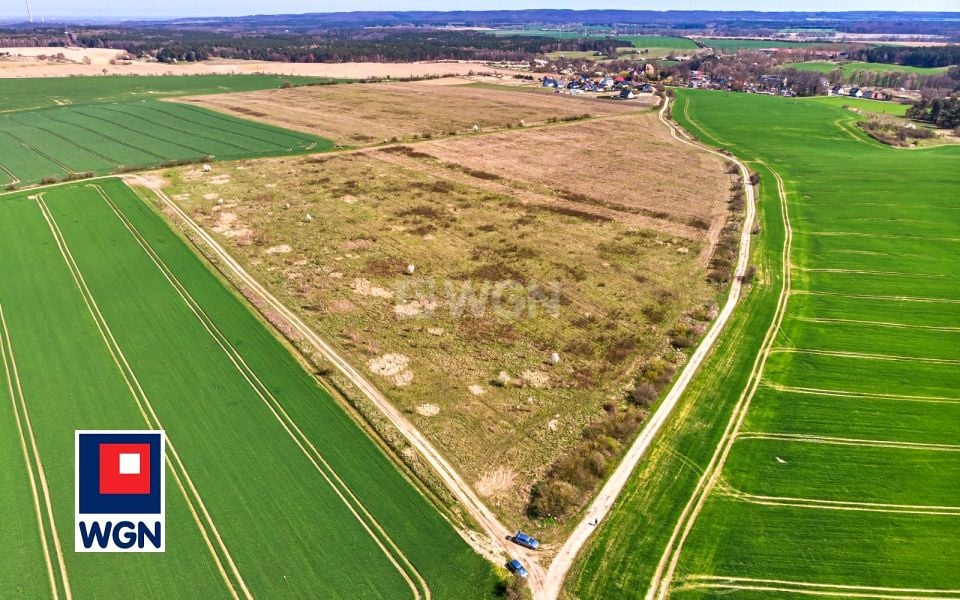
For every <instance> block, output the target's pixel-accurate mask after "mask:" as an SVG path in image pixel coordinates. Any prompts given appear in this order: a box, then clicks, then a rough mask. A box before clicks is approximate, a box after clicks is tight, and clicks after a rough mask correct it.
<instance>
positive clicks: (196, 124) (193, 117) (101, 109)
mask: <svg viewBox="0 0 960 600" xmlns="http://www.w3.org/2000/svg"><path fill="white" fill-rule="evenodd" d="M331 146H332V144H331V142H330V141H328V140H325V139H322V138H318V137H315V136H311V135H309V134H305V133H299V132H293V131H288V130H284V129H279V128H277V127H272V126H270V125H265V124H262V123H255V122H253V121H246V120H242V119H238V118H235V117H231V116H228V115H224V114H220V113H216V112H213V111H209V110H206V109H204V108H200V107H196V106H187V105H183V104H176V103H172V102H161V101H157V100H139V101H127V102H111V103H100V104H77V105H71V106H63V107H57V108H45V109H38V110H28V111H15V112H8V113H2V114H0V149H3V150H5V151H4V152H2V153H0V183H5V184H9V183H17V184H20V183H23V184H30V183H38V182H40V181H42V180H48V179H64V178H67V177H68V176H69V175H70V174H75V173H84V172H90V173H94V174H97V175H104V174H108V173H114V172H119V171H129V170H133V169H146V168H151V167H157V166H160V165H163V164H165V163H168V162H171V161H178V160H210V159H217V160H222V159H228V158H245V157H256V156H276V155H281V154H296V153H302V152H308V151H309V152H322V151H324V150H328V149H330V147H331ZM4 179H5V180H4Z"/></svg>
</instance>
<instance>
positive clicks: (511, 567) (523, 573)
mask: <svg viewBox="0 0 960 600" xmlns="http://www.w3.org/2000/svg"><path fill="white" fill-rule="evenodd" d="M507 570H508V571H510V572H511V573H513V574H514V575H516V576H518V577H523V578H524V579H526V578H527V575H529V573H527V570H526V569H524V568H523V565H521V564H520V561H519V560H511V561H510V562H508V563H507Z"/></svg>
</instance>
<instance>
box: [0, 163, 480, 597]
mask: <svg viewBox="0 0 960 600" xmlns="http://www.w3.org/2000/svg"><path fill="white" fill-rule="evenodd" d="M0 273H2V285H0V357H2V366H0V395H3V396H4V397H5V400H4V401H3V402H0V429H2V431H3V432H4V435H3V436H0V472H2V473H3V474H4V480H3V482H4V483H3V485H2V486H0V507H2V508H3V510H4V511H5V513H4V518H3V519H0V556H3V560H2V561H0V596H2V597H5V598H13V597H23V598H40V597H48V596H51V595H54V596H59V597H64V596H65V595H67V594H68V592H72V593H73V594H74V595H75V596H76V597H79V598H88V597H102V596H104V595H105V594H106V595H109V596H111V597H131V598H138V597H196V598H217V597H224V598H226V597H230V596H233V597H241V598H243V597H252V596H261V597H276V596H290V597H318V596H322V597H325V598H381V597H382V598H405V597H414V598H429V597H430V594H432V597H434V598H477V597H486V596H488V595H489V594H490V593H491V592H492V590H493V587H494V585H495V583H496V575H495V574H494V573H493V571H492V568H491V567H490V565H489V564H487V563H486V562H485V561H484V560H483V559H482V558H481V557H480V556H479V555H477V554H475V553H474V552H473V551H472V550H471V549H470V548H469V547H468V546H467V544H466V543H465V542H464V541H463V540H462V539H461V538H460V537H459V535H458V534H457V533H456V532H455V531H454V529H453V528H452V527H451V525H450V524H449V523H448V522H447V521H446V520H445V519H444V518H443V517H442V516H441V514H440V513H439V512H438V511H437V510H436V509H435V507H434V506H433V505H432V504H431V503H430V502H428V501H427V500H426V499H425V498H424V497H423V496H422V495H421V494H420V493H419V492H418V490H417V489H416V488H415V486H414V485H412V484H411V483H410V482H409V481H408V480H407V479H406V478H405V475H404V474H403V473H401V471H400V470H399V469H398V468H397V467H396V466H395V465H394V464H393V463H392V462H391V461H390V460H389V459H388V458H387V457H386V456H385V455H384V454H383V453H382V451H381V449H380V448H379V447H378V445H377V444H375V443H374V442H373V441H372V440H371V439H370V438H369V437H368V436H367V435H366V433H365V432H364V431H363V430H361V429H360V427H359V426H358V425H357V424H356V423H355V422H354V421H353V419H352V418H351V416H350V415H348V413H347V412H346V411H345V410H344V409H343V408H342V407H341V405H340V404H339V403H338V401H336V400H334V399H333V398H332V397H331V396H330V395H329V394H328V393H327V392H326V391H325V390H324V388H322V387H321V386H320V385H319V384H318V383H317V381H316V380H315V379H314V378H313V376H312V375H310V374H309V373H307V371H305V370H304V369H303V368H302V367H301V365H300V364H299V363H298V362H297V360H296V359H295V358H294V357H293V355H292V354H291V353H290V352H289V351H288V350H287V348H286V347H285V346H284V345H283V344H282V343H281V342H280V341H278V340H277V339H276V338H275V337H274V336H273V335H272V334H271V333H270V332H269V331H268V330H267V328H266V327H265V326H264V325H263V324H262V323H261V321H260V320H258V318H257V317H255V316H254V314H253V312H252V311H251V310H250V308H249V307H248V306H247V305H246V304H245V302H244V301H243V300H242V299H241V298H240V297H239V296H238V295H237V294H235V293H234V292H232V291H231V290H230V289H228V287H226V286H225V285H224V284H223V283H222V282H221V280H220V279H218V278H217V277H216V276H214V275H213V274H212V272H211V271H210V270H209V268H208V266H207V265H206V264H205V263H204V262H203V261H201V260H200V259H199V258H197V256H196V255H195V254H194V252H193V251H192V250H191V249H190V248H189V247H188V245H187V244H186V243H185V242H184V241H183V240H181V239H180V238H178V237H177V236H176V235H175V234H174V233H173V232H172V230H171V229H170V228H169V226H168V225H167V223H166V222H165V221H164V220H163V218H162V217H161V216H160V215H159V213H158V212H156V211H155V209H154V208H153V207H152V206H150V205H148V204H147V203H146V202H145V201H143V200H141V198H140V197H138V196H137V195H136V194H135V193H134V192H133V191H131V190H130V189H129V188H127V187H126V186H125V185H123V183H121V182H120V181H119V180H117V179H112V178H106V179H98V180H93V181H88V182H82V183H81V182H78V183H72V184H65V185H61V186H54V187H47V188H44V189H42V190H35V191H32V192H17V193H12V194H4V195H0ZM156 428H162V429H164V430H165V431H166V433H167V439H168V446H167V455H168V458H170V459H171V461H169V462H168V464H167V477H166V481H167V487H168V489H167V495H166V498H167V534H166V535H167V543H166V553H164V554H81V553H75V552H73V551H72V547H73V511H74V498H73V495H74V465H73V460H74V459H73V453H74V448H73V443H74V441H73V440H74V433H73V432H74V430H76V429H156ZM60 549H63V551H62V553H61V552H60Z"/></svg>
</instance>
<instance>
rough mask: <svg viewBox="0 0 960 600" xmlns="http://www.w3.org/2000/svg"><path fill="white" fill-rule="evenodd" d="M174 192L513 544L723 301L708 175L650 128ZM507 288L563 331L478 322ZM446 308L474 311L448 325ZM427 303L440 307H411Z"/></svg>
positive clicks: (495, 144) (517, 136)
mask: <svg viewBox="0 0 960 600" xmlns="http://www.w3.org/2000/svg"><path fill="white" fill-rule="evenodd" d="M499 93H500V95H502V96H511V97H514V96H516V97H521V98H525V97H527V96H530V97H532V98H534V99H539V98H540V97H539V95H536V94H525V93H522V92H507V91H501V92H499ZM549 99H551V100H552V99H554V98H553V97H552V96H551V97H549ZM509 101H510V98H504V102H509ZM407 106H408V104H404V103H400V104H392V105H390V107H391V108H389V110H405V109H406V108H407ZM464 106H466V107H475V106H477V105H473V104H465V105H464ZM383 110H388V108H386V107H385V108H383ZM464 110H465V111H468V109H466V108H465V109H464ZM469 110H472V108H470V109H469ZM361 114H362V113H361ZM458 118H463V119H469V118H470V113H469V112H466V114H465V115H463V117H458ZM384 120H385V121H387V122H389V121H388V120H387V119H384ZM317 121H318V122H322V121H323V119H317ZM466 122H469V120H467V121H466ZM590 139H595V140H597V139H599V140H606V139H611V140H612V139H616V140H617V143H618V144H620V146H621V147H622V148H626V149H628V150H627V151H623V152H612V150H611V148H610V147H609V146H607V145H605V144H586V143H583V140H590ZM170 177H171V178H172V180H173V187H172V188H171V194H175V195H176V196H177V197H178V198H180V200H179V202H180V203H181V204H182V206H184V208H186V209H187V210H189V211H191V213H192V214H193V215H195V217H196V218H197V219H198V220H199V221H200V222H201V223H202V224H203V225H204V226H205V227H207V228H208V229H209V230H211V231H212V232H213V233H214V234H215V235H217V236H219V237H220V239H221V241H222V242H223V243H224V245H225V246H226V247H227V248H229V249H230V251H231V252H233V253H234V254H235V255H236V256H237V257H238V259H239V260H241V261H243V262H244V263H245V264H246V265H247V266H248V268H249V270H250V271H251V272H252V273H254V274H255V275H256V276H257V277H258V278H260V280H261V281H263V282H264V284H265V285H267V286H269V287H270V288H271V290H272V291H273V292H274V293H275V294H277V295H278V296H279V297H281V298H283V299H285V300H286V302H287V303H288V305H289V306H291V307H292V308H294V309H295V310H297V311H298V312H299V313H300V314H301V315H302V316H303V318H304V319H305V320H306V321H307V322H308V323H310V324H311V326H313V327H314V328H316V330H317V331H319V332H321V335H324V336H325V338H326V339H329V340H331V341H332V342H333V343H334V344H336V345H337V347H338V348H340V349H341V350H342V351H343V353H344V354H345V355H346V356H348V357H349V358H350V360H351V361H352V363H353V364H355V365H357V367H358V368H359V369H360V370H362V371H363V372H364V373H365V374H367V375H368V376H369V377H370V379H371V380H372V381H374V382H376V383H377V384H378V385H380V386H382V388H383V389H384V391H385V392H386V393H387V394H388V395H389V397H390V399H391V400H392V401H393V402H395V403H396V404H397V406H399V407H400V408H401V409H402V410H404V411H405V412H406V413H407V414H408V415H409V418H410V419H411V420H412V421H413V422H414V424H416V425H417V426H418V428H420V429H421V430H422V431H423V432H424V433H425V434H426V435H427V436H428V437H429V438H430V439H431V441H432V442H433V443H434V444H435V445H436V446H437V447H438V448H439V449H440V450H441V451H442V452H443V453H444V455H445V456H446V457H447V458H448V459H449V460H450V461H451V463H452V464H454V465H455V466H456V467H457V468H458V470H459V471H460V473H462V474H463V476H464V477H465V478H466V480H467V481H469V482H470V483H471V484H473V485H474V486H475V489H477V490H478V492H479V493H480V494H481V495H483V496H484V497H486V498H487V499H488V500H489V501H490V503H491V505H493V506H494V507H496V509H497V510H498V511H499V512H501V513H503V514H504V515H506V518H507V519H509V522H512V523H524V522H526V514H525V505H526V503H527V501H528V500H529V494H530V487H531V485H532V484H533V483H534V482H536V481H537V480H538V479H539V478H540V477H542V475H543V473H544V471H545V470H546V469H547V467H548V466H549V465H550V464H551V463H552V462H553V461H555V460H556V459H557V458H558V457H560V456H564V454H565V453H566V452H567V451H568V450H569V448H570V446H571V444H572V443H574V442H575V441H576V440H578V439H579V437H580V435H581V433H582V431H583V429H584V427H586V426H587V425H588V424H590V423H595V422H597V421H598V420H599V419H600V418H601V417H603V416H604V415H605V413H604V411H603V409H602V406H603V405H604V403H607V402H612V403H613V404H614V405H621V402H624V398H625V395H624V392H623V389H622V386H623V385H624V383H625V382H627V381H628V380H629V378H630V376H631V374H632V373H633V371H634V369H635V368H636V365H637V364H638V363H641V362H643V361H646V360H649V359H651V358H652V357H654V356H658V357H663V358H664V360H667V361H676V360H681V358H680V356H681V354H680V353H679V351H677V350H675V349H674V348H673V347H672V346H671V344H670V341H669V336H668V334H669V332H670V330H671V329H672V328H674V327H680V328H681V330H682V328H685V327H689V328H692V329H694V330H696V329H698V328H702V327H703V326H704V320H705V319H706V318H707V317H706V316H704V315H707V314H709V312H710V308H709V307H710V306H711V305H712V303H713V302H714V301H715V296H716V293H717V292H716V289H717V288H716V287H715V286H713V285H711V284H709V283H708V282H707V281H706V278H705V274H706V271H707V266H706V262H707V260H708V259H709V253H710V245H709V244H710V241H709V240H710V239H712V238H713V237H714V236H715V234H716V233H717V231H718V227H717V225H718V224H722V223H723V221H724V216H725V214H726V213H727V212H728V209H727V204H726V202H725V200H726V199H727V198H728V197H729V193H730V192H729V185H730V179H729V176H728V175H726V174H725V173H724V170H723V167H722V165H721V164H720V163H719V162H718V161H716V160H715V159H713V158H712V157H710V156H708V155H705V154H699V153H690V152H688V151H687V150H686V149H685V148H684V147H682V146H680V145H679V144H677V143H676V142H675V141H673V140H672V139H671V138H670V137H669V135H668V133H667V132H666V131H665V130H664V129H663V128H662V127H658V123H657V121H656V116H655V115H654V114H653V113H652V112H651V111H649V110H646V111H644V112H643V113H640V114H635V115H625V116H620V117H613V118H604V119H597V120H592V121H590V120H588V121H580V122H575V123H568V124H560V125H556V126H544V127H531V128H525V129H522V130H521V129H518V128H514V129H513V130H512V131H502V132H499V133H491V134H487V135H476V136H471V135H458V136H455V137H445V138H443V139H441V140H433V141H428V142H422V143H418V144H410V145H408V146H405V147H401V148H393V149H382V150H380V149H378V150H374V149H371V150H368V151H366V152H363V153H352V154H348V155H339V154H330V155H326V156H324V157H317V158H309V159H304V158H277V159H268V160H266V161H257V162H253V161H243V162H240V163H221V164H219V165H217V166H216V167H215V170H214V173H213V174H212V175H203V174H200V173H198V172H197V170H196V169H190V168H185V169H177V170H173V171H172V172H171V173H170ZM693 182H696V183H693ZM221 197H222V198H224V200H225V204H223V205H222V206H221V205H218V204H217V200H218V199H219V198H221ZM287 202H289V203H290V208H289V209H285V208H284V207H285V205H286V203H287ZM308 213H309V214H311V215H312V216H313V220H312V222H311V223H305V222H304V221H305V215H306V214H308ZM408 264H414V265H415V268H416V272H415V274H414V275H412V276H411V275H408V274H406V272H405V269H406V265H408ZM504 282H506V283H509V282H519V283H520V284H521V285H522V286H523V289H527V288H526V286H528V285H529V286H534V289H537V286H540V287H542V288H543V289H544V290H548V292H547V294H548V297H552V296H549V294H552V293H553V292H552V291H551V290H554V289H556V290H557V291H558V293H559V294H560V295H559V306H558V310H557V312H556V313H555V314H554V313H552V312H551V311H549V310H547V309H541V308H540V307H539V305H536V306H534V311H533V314H529V313H527V312H526V311H523V313H522V314H521V315H520V316H515V315H513V314H512V313H511V312H510V310H511V309H510V308H509V307H508V308H507V310H506V311H504V310H501V309H500V308H497V306H496V305H486V304H485V303H484V298H486V297H487V296H486V295H487V294H489V293H490V292H489V290H490V289H491V288H492V286H496V285H503V284H504ZM554 285H556V286H557V287H556V288H554V287H553V286H554ZM431 286H432V287H431ZM447 286H452V287H451V288H448V287H447ZM447 289H452V290H454V292H450V293H455V294H463V293H466V294H469V297H470V298H474V299H475V298H478V297H479V298H480V299H479V300H476V301H475V300H473V299H471V300H467V302H468V304H467V305H465V306H466V309H465V310H467V311H468V312H467V313H460V312H458V311H460V310H462V305H461V304H459V302H460V301H459V300H457V297H452V296H449V295H448V292H447V291H446V290H447ZM431 290H432V291H433V292H435V296H434V297H433V301H432V302H431V301H430V300H424V299H423V298H422V297H421V296H419V295H418V294H427V295H428V298H429V297H430V291H431ZM538 293H539V292H538ZM514 297H515V296H512V298H514ZM521 297H522V296H521ZM512 301H513V300H510V302H512ZM475 302H479V304H475ZM504 302H507V301H506V300H505V301H504ZM472 306H478V307H479V310H480V312H478V313H475V312H473V310H474V309H473V308H471V307H472ZM510 306H513V305H512V304H511V305H510ZM458 307H459V308H458ZM696 315H699V316H696ZM553 351H556V352H558V354H559V356H560V357H561V358H560V363H558V364H557V365H553V364H551V363H550V360H549V357H550V354H551V352H553ZM385 362H386V363H387V364H389V365H393V366H394V368H390V369H386V368H384V363H385ZM501 371H502V372H505V373H507V374H508V376H509V377H511V378H515V380H516V383H511V382H509V381H508V382H507V383H503V382H500V381H499V380H498V378H499V377H500V372H501ZM529 525H531V526H533V527H536V528H539V527H540V523H536V522H532V523H529ZM554 531H555V529H552V528H550V527H547V528H544V529H538V534H539V533H545V534H546V535H547V536H555V535H556V533H554ZM554 539H556V538H555V537H554Z"/></svg>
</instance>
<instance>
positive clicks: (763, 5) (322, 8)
mask: <svg viewBox="0 0 960 600" xmlns="http://www.w3.org/2000/svg"><path fill="white" fill-rule="evenodd" d="M528 1H529V3H526V2H524V3H519V4H517V3H514V2H503V1H502V0H499V1H498V0H457V1H455V2H454V1H450V0H448V1H446V2H441V1H438V0H324V1H323V2H318V1H317V0H286V1H284V2H270V1H269V0H203V1H197V0H162V1H160V0H140V1H139V2H130V1H129V0H92V1H88V2H77V1H76V0H30V8H31V9H32V11H33V14H34V16H35V17H39V16H40V15H48V16H91V17H93V16H108V17H138V16H150V17H175V16H209V15H217V16H232V15H249V14H276V13H303V12H333V11H347V10H486V9H507V8H521V7H522V8H572V9H585V8H620V9H635V10H669V9H675V10H807V11H809V10H831V11H844V10H904V9H907V10H911V11H923V10H930V11H960V1H958V0H912V1H911V2H908V3H904V2H903V0H778V1H777V2H771V1H770V0H646V1H643V0H641V1H639V2H638V1H637V0H604V1H603V2H601V3H597V2H596V1H595V0H528ZM21 15H23V16H25V15H26V8H25V7H24V4H23V0H0V16H5V17H18V16H21Z"/></svg>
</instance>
